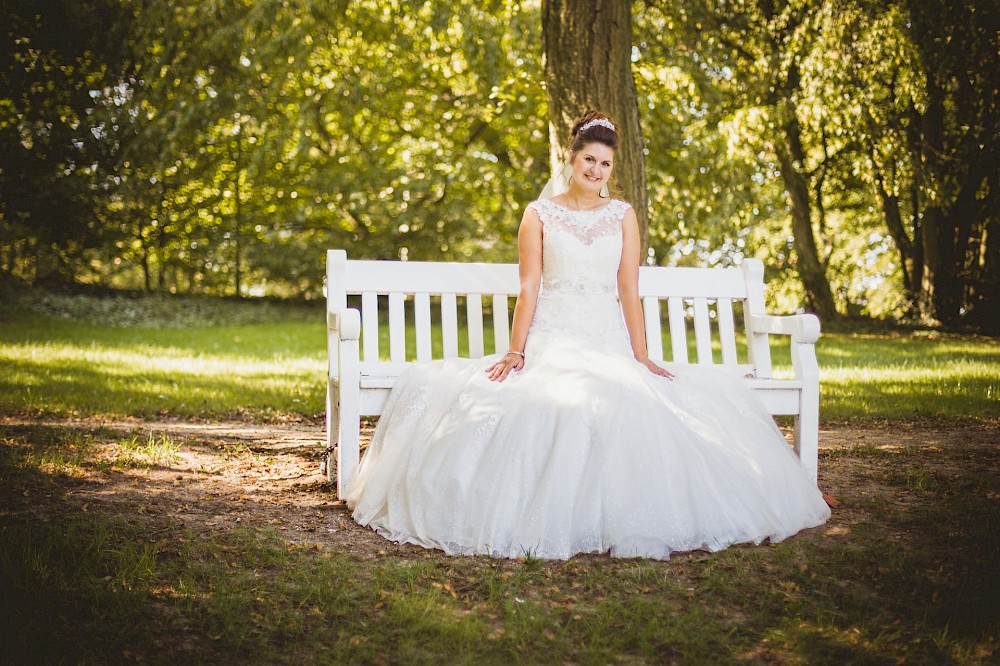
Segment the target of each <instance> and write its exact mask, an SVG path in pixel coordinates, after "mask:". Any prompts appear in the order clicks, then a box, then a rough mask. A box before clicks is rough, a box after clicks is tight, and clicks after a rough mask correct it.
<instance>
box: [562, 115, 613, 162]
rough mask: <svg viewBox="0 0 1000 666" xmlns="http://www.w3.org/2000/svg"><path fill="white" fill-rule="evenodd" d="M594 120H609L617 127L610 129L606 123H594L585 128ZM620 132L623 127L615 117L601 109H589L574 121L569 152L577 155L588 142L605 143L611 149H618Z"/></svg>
mask: <svg viewBox="0 0 1000 666" xmlns="http://www.w3.org/2000/svg"><path fill="white" fill-rule="evenodd" d="M593 120H607V121H608V122H610V123H611V124H612V125H614V126H615V128H614V129H609V128H607V127H605V126H604V125H592V126H590V127H588V128H587V129H583V126H584V125H586V124H587V123H589V122H591V121H593ZM620 133H621V128H620V127H619V126H618V123H616V122H615V119H614V118H612V117H611V116H609V115H608V114H606V113H601V112H600V111H587V112H586V113H585V114H583V116H582V117H580V119H578V120H577V121H576V122H575V123H573V131H572V138H571V139H570V142H569V152H570V153H571V155H575V154H576V153H578V152H579V151H580V149H581V148H583V147H584V146H586V145H587V144H588V143H603V144H604V145H605V146H607V147H608V148H610V149H611V150H618V141H619V134H620Z"/></svg>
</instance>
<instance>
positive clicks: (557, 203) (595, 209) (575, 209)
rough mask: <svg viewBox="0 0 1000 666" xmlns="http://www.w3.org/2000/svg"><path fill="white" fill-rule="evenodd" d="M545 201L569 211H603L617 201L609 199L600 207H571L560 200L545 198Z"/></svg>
mask: <svg viewBox="0 0 1000 666" xmlns="http://www.w3.org/2000/svg"><path fill="white" fill-rule="evenodd" d="M545 201H547V202H549V203H550V204H552V205H553V206H555V207H556V208H562V209H563V210H565V211H567V212H569V213H600V212H601V211H604V210H607V209H608V207H609V206H611V204H613V203H614V202H615V199H609V200H608V202H607V203H605V204H604V205H603V206H601V207H600V208H570V207H569V206H567V205H566V204H561V203H559V202H558V201H553V200H552V199H545Z"/></svg>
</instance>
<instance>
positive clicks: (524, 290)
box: [486, 207, 542, 382]
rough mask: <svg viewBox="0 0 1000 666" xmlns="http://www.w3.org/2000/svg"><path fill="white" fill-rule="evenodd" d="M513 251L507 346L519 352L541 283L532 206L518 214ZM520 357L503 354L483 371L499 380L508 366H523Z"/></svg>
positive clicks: (538, 241) (539, 226)
mask: <svg viewBox="0 0 1000 666" xmlns="http://www.w3.org/2000/svg"><path fill="white" fill-rule="evenodd" d="M517 254H518V273H519V274H520V277H521V291H520V292H519V293H518V295H517V304H516V305H514V321H513V324H512V327H511V334H510V349H511V351H515V352H520V353H522V354H523V353H524V345H525V343H526V342H527V340H528V328H529V327H530V326H531V320H532V318H533V317H534V316H535V304H536V303H537V302H538V289H539V287H541V284H542V221H541V220H539V219H538V213H537V212H535V209H534V208H530V207H529V208H526V209H525V210H524V215H523V216H522V217H521V227H520V228H519V229H518V232H517ZM497 351H500V350H497ZM524 360H525V359H524V357H523V356H519V355H518V354H507V355H506V356H504V357H502V358H501V359H500V360H498V361H497V362H496V363H494V364H493V365H491V366H490V367H488V368H486V372H487V374H488V375H489V376H490V379H491V380H494V381H501V382H502V381H503V380H504V379H506V378H507V375H508V374H509V373H510V371H511V370H520V369H521V368H523V367H524Z"/></svg>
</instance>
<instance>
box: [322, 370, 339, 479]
mask: <svg viewBox="0 0 1000 666" xmlns="http://www.w3.org/2000/svg"><path fill="white" fill-rule="evenodd" d="M339 433H340V396H339V395H338V394H337V386H336V384H335V383H334V381H333V380H332V379H331V380H328V382H327V386H326V453H325V455H326V458H325V461H326V480H327V481H329V482H330V483H333V481H334V480H335V479H336V476H337V472H336V464H335V460H334V457H333V454H334V451H336V450H337V437H338V436H339Z"/></svg>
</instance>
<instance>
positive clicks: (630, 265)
mask: <svg viewBox="0 0 1000 666" xmlns="http://www.w3.org/2000/svg"><path fill="white" fill-rule="evenodd" d="M640 248H641V243H640V241H639V222H638V221H637V220H636V219H635V211H634V210H632V209H631V208H629V209H628V211H627V212H626V213H625V219H623V220H622V260H621V264H619V266H618V300H619V301H621V304H622V314H624V316H625V328H627V329H628V337H629V340H630V341H631V342H632V354H633V355H634V356H635V360H637V361H639V362H640V363H642V364H643V365H645V366H646V367H647V368H649V370H650V372H652V373H653V374H656V375H660V376H661V377H673V375H672V374H671V373H669V372H668V371H667V370H665V369H663V368H661V367H660V366H659V365H657V364H656V363H655V362H653V361H651V360H650V358H649V354H648V353H647V352H646V329H645V327H644V326H643V316H642V306H641V305H640V303H639V252H640Z"/></svg>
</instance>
